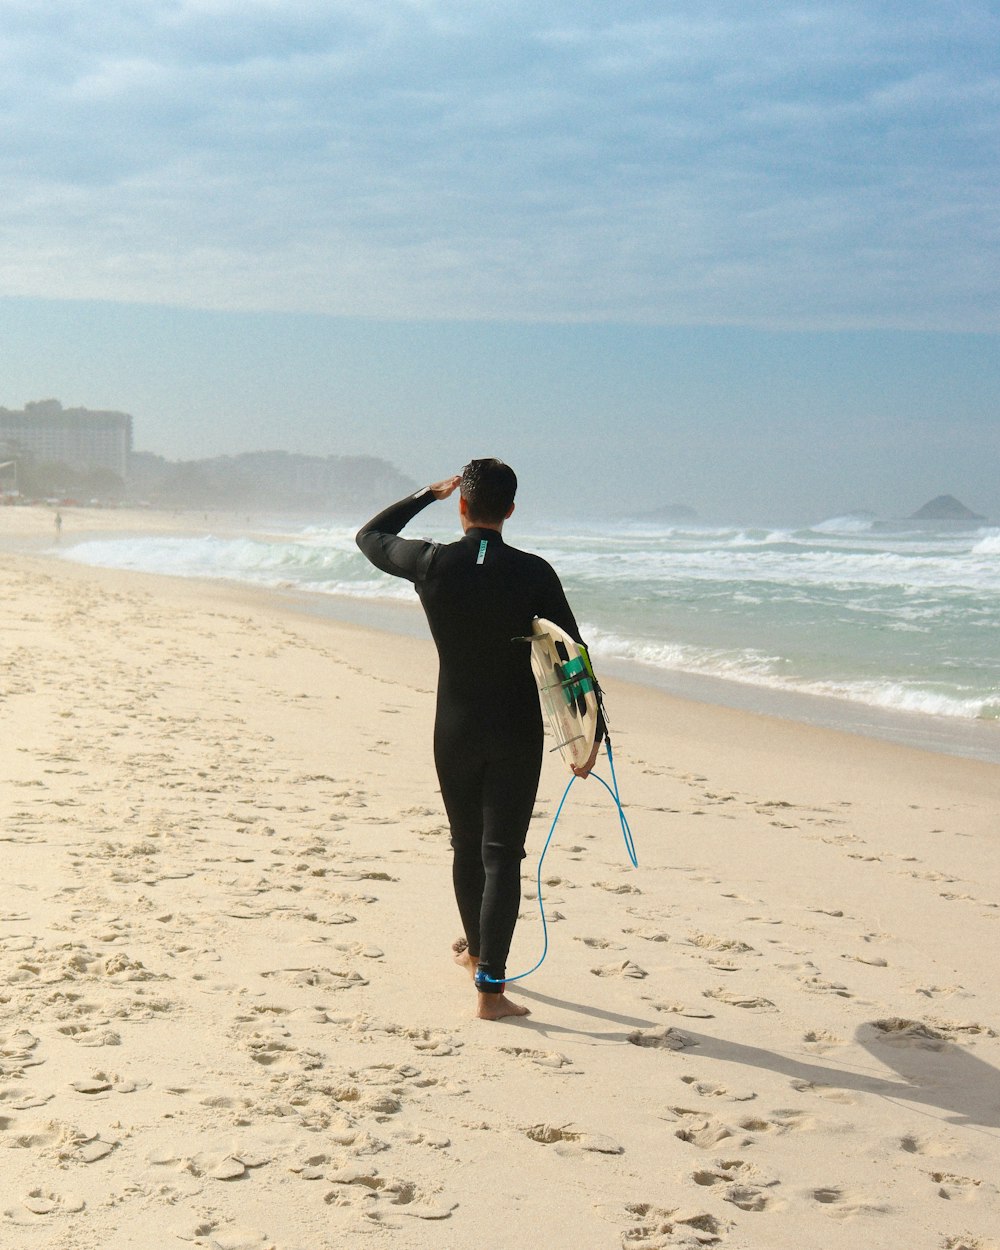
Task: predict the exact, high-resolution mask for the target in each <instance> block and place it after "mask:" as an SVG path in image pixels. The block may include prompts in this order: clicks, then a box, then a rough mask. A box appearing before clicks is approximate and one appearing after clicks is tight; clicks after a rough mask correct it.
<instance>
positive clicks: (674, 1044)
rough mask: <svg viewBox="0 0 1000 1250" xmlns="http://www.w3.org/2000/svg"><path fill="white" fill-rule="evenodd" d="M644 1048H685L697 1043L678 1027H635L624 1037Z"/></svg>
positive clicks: (634, 1044)
mask: <svg viewBox="0 0 1000 1250" xmlns="http://www.w3.org/2000/svg"><path fill="white" fill-rule="evenodd" d="M626 1040H627V1041H628V1042H630V1043H631V1044H632V1045H633V1046H641V1047H643V1048H644V1049H646V1050H687V1049H688V1048H689V1047H691V1046H696V1045H697V1044H698V1043H697V1042H695V1041H694V1040H693V1039H692V1038H690V1037H688V1036H687V1035H686V1034H685V1033H682V1032H681V1031H680V1030H679V1029H671V1028H666V1029H636V1030H635V1032H633V1033H630V1034H629V1035H628V1038H627V1039H626Z"/></svg>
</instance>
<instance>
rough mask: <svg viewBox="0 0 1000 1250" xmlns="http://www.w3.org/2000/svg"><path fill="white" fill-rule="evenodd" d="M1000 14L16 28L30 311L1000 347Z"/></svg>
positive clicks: (138, 16)
mask: <svg viewBox="0 0 1000 1250" xmlns="http://www.w3.org/2000/svg"><path fill="white" fill-rule="evenodd" d="M998 32H1000V11H998V6H997V5H995V4H988V3H959V4H953V5H949V6H947V7H945V6H942V5H940V4H937V3H934V4H932V3H929V2H928V0H914V2H913V3H908V4H906V5H903V4H895V3H875V4H873V3H869V2H865V3H862V2H860V0H857V2H854V3H852V2H851V0H832V2H830V3H819V2H817V0H811V2H800V3H797V4H795V3H776V4H770V5H767V6H757V5H747V4H745V3H737V2H735V0H732V2H727V0H714V2H713V0H707V2H702V3H699V4H693V3H692V4H684V3H679V4H672V5H670V6H669V11H668V12H664V6H663V5H662V4H660V3H653V2H652V0H627V2H625V3H622V4H619V5H616V6H614V7H613V8H612V7H611V6H608V5H606V4H604V3H600V4H598V3H581V2H580V0H573V2H572V3H570V2H569V0H553V2H552V3H549V4H547V5H545V6H539V5H537V4H536V3H527V2H522V0H507V2H504V0H498V2H497V3H495V4H489V5H488V4H482V3H470V2H469V0H462V2H461V3H460V2H459V0H422V2H420V0H410V2H407V0H383V2H380V3H374V2H373V0H368V3H360V2H358V3H351V2H349V0H327V2H326V3H324V4H316V3H314V2H313V0H239V2H238V3H236V2H229V0H175V2H170V0H132V2H128V0H107V2H106V3H105V4H103V5H101V6H94V5H92V4H91V3H89V2H88V3H73V2H72V0H52V2H51V3H49V4H47V5H44V6H37V5H35V4H27V3H10V2H6V3H3V2H0V111H2V112H0V121H2V125H0V169H2V172H3V180H4V196H3V200H2V203H0V224H2V236H0V237H2V241H0V279H2V290H3V293H5V294H26V295H37V296H46V297H77V298H104V299H121V300H138V301H151V302H168V303H180V304H185V305H189V306H192V307H218V308H257V309H278V310H281V309H284V310H302V311H320V312H334V313H347V314H361V315H369V316H396V317H421V318H489V317H499V318H516V319H525V320H584V321H586V320H601V319H608V320H624V321H631V320H638V321H649V322H661V323H692V322H704V323H720V322H737V323H746V324H757V325H772V326H829V327H838V326H874V325H880V326H901V327H935V328H944V329H995V328H996V324H997V316H996V313H997V304H996V292H997V286H998V277H1000V263H998V262H1000V237H998V236H1000V231H998V225H997V215H996V204H997V201H998V192H1000V187H998V185H997V184H998V178H997V157H996V153H997V152H998V151H1000V125H998V115H1000V110H998V102H1000V74H998V71H997V69H996V66H997V64H998V58H997V52H998V43H1000V40H998Z"/></svg>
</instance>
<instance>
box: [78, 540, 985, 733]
mask: <svg viewBox="0 0 1000 1250" xmlns="http://www.w3.org/2000/svg"><path fill="white" fill-rule="evenodd" d="M449 520H450V518H449ZM353 528H354V527H353V526H351V527H348V526H343V525H329V524H324V523H322V522H318V523H316V524H313V525H304V524H301V523H298V522H296V523H288V522H283V523H281V524H277V523H274V522H272V523H270V524H268V523H261V522H260V521H258V522H257V524H256V526H254V527H253V528H251V527H249V526H248V530H247V533H246V534H245V535H242V536H237V537H233V536H232V534H231V533H230V534H228V535H227V536H222V535H216V534H212V533H211V532H206V533H205V534H203V535H198V536H190V537H185V536H169V537H146V536H123V537H116V538H102V539H92V540H88V541H84V542H81V543H79V544H77V545H76V546H75V547H72V548H68V549H66V550H65V551H64V552H62V554H63V555H65V556H66V557H67V558H70V559H74V560H78V561H83V562H86V563H92V564H98V565H107V566H111V567H118V568H134V569H143V570H146V571H150V572H157V573H166V574H171V573H172V574H176V575H179V576H186V577H207V578H213V579H219V578H221V579H227V580H235V581H242V582H248V583H252V584H256V585H266V586H271V587H282V588H285V589H288V590H294V591H298V592H302V593H304V594H305V595H307V596H317V597H322V598H324V599H325V600H329V599H330V597H337V598H338V599H339V600H340V601H341V602H345V601H351V603H353V610H352V611H351V615H352V616H353V617H354V618H355V619H358V618H359V616H360V617H361V619H364V615H365V605H367V606H368V608H369V609H370V610H371V611H372V612H375V611H376V610H377V608H378V605H379V604H382V603H385V604H388V603H412V602H413V600H414V595H413V590H412V588H411V587H410V586H409V584H408V583H405V582H401V581H398V580H396V579H393V578H389V577H385V576H383V575H382V574H380V573H377V572H376V571H375V570H373V569H372V568H371V566H370V565H368V563H367V562H366V561H365V560H364V558H363V557H362V556H361V555H360V553H359V552H358V551H357V548H356V547H355V545H354V537H353ZM407 533H408V534H412V535H413V536H421V537H422V536H428V537H434V538H438V539H440V540H442V541H450V540H451V539H452V538H453V537H454V536H455V531H454V528H450V527H448V528H438V529H435V528H434V527H433V526H432V525H430V524H429V523H426V522H425V518H423V517H418V518H417V520H416V521H415V522H413V523H412V524H411V526H410V529H409V530H408V531H407ZM506 536H507V537H508V539H509V540H510V541H512V542H515V543H516V544H517V545H518V546H521V547H525V548H527V549H530V550H534V551H537V552H539V553H540V554H541V555H544V556H545V557H546V558H548V559H549V560H551V562H552V563H553V564H554V565H555V567H556V568H557V570H558V571H559V573H560V575H561V577H562V579H563V583H564V585H565V586H566V589H567V593H568V595H569V597H570V600H571V602H572V603H573V606H574V609H575V611H576V614H577V617H578V619H579V621H580V624H581V628H582V629H583V632H584V635H585V637H587V639H588V641H589V642H590V644H591V648H592V651H593V653H594V655H595V658H596V659H597V660H598V661H600V660H601V659H602V658H603V659H606V660H607V661H609V662H611V661H618V662H622V663H628V664H629V665H630V666H631V667H632V671H633V672H634V673H635V674H637V675H638V676H639V677H640V679H649V680H650V681H652V682H658V681H659V679H660V678H665V677H670V676H671V675H673V676H675V677H676V676H681V675H688V676H696V677H697V676H700V677H706V678H712V679H719V680H721V681H724V682H727V683H734V684H735V685H737V686H739V687H740V688H741V689H742V690H743V691H744V692H748V691H750V692H752V691H753V690H758V691H764V690H771V691H777V692H786V693H795V694H804V695H810V696H814V697H818V698H824V699H837V700H840V701H846V702H848V703H851V704H855V705H858V706H864V707H868V708H879V709H890V710H894V711H897V712H900V713H912V714H913V715H923V716H932V717H938V718H949V719H951V720H954V721H956V722H957V721H966V722H968V721H979V722H997V721H1000V529H997V528H991V527H972V528H969V529H965V530H963V529H956V528H945V527H940V528H937V529H935V528H932V527H926V526H917V525H915V524H908V523H905V522H903V523H900V524H898V525H896V526H892V525H887V524H880V523H878V522H874V521H871V520H870V519H868V518H859V517H842V518H835V519H832V520H829V521H825V522H823V523H821V524H818V525H814V526H812V527H807V528H802V529H774V530H769V529H766V528H761V529H747V528H738V527H722V526H686V527H640V526H637V525H626V524H618V525H612V526H610V527H608V526H606V525H605V526H601V527H598V526H596V525H579V524H578V525H575V526H572V527H565V526H561V527H559V528H556V527H554V526H552V527H543V526H536V527H534V528H533V529H532V530H531V531H528V530H526V529H522V528H521V527H520V526H515V525H514V524H513V522H512V523H511V526H510V527H509V529H508V531H507V533H506ZM660 684H662V683H660ZM751 702H752V700H751Z"/></svg>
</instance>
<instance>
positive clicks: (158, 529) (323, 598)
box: [0, 507, 1000, 764]
mask: <svg viewBox="0 0 1000 1250" xmlns="http://www.w3.org/2000/svg"><path fill="white" fill-rule="evenodd" d="M15 511H16V512H17V513H19V514H21V515H20V517H19V518H18V522H19V523H18V524H17V525H16V526H15V527H14V528H15V530H16V531H17V532H14V533H12V532H10V528H8V529H7V530H4V528H3V524H2V523H3V521H4V519H5V515H6V516H7V517H9V516H10V514H11V513H14V512H15ZM56 511H57V509H55V508H54V507H53V508H48V507H45V508H32V509H16V510H15V509H3V510H0V550H3V549H6V550H9V551H12V552H18V551H20V552H21V553H23V554H34V555H37V556H39V557H40V558H44V559H54V560H57V561H60V562H66V563H72V561H63V558H62V557H61V555H60V553H59V551H58V550H56V549H54V548H55V547H56V544H55V543H54V542H53V535H52V532H51V530H47V525H46V523H45V522H43V521H42V518H43V517H46V516H47V515H48V514H50V513H51V514H53V515H54V513H55V512H56ZM25 514H29V515H28V516H25ZM63 514H64V519H69V520H71V521H73V522H76V523H77V524H78V525H79V528H73V529H71V530H70V532H69V533H66V534H64V536H63V538H62V539H61V540H60V542H59V544H58V545H59V546H60V547H63V548H67V547H71V546H72V545H73V544H74V543H75V542H83V541H86V540H87V539H88V538H91V537H94V536H100V537H105V538H109V537H118V536H121V537H130V536H135V535H137V534H151V533H157V534H185V535H199V536H200V535H202V534H204V533H205V532H206V528H208V529H211V531H212V532H216V533H223V534H227V533H228V534H232V535H234V536H245V535H247V534H248V533H251V534H252V533H253V532H254V529H255V528H256V529H257V531H258V532H260V533H272V532H273V531H272V530H269V529H268V527H267V525H266V523H265V520H264V519H263V518H257V519H258V520H259V521H260V524H259V525H257V526H256V527H255V526H254V517H253V516H252V515H249V516H248V515H247V514H246V513H245V512H243V511H219V512H214V513H212V512H210V513H204V512H197V511H193V512H162V511H156V510H152V511H150V512H137V511H135V510H128V509H121V510H116V509H108V510H94V509H78V510H71V509H65V510H63ZM21 517H24V520H23V521H22V520H21ZM46 530H47V536H46V534H45V533H43V532H42V531H46ZM112 571H121V572H126V571H125V570H112ZM149 575H150V576H162V577H165V578H167V579H169V580H172V581H179V582H185V581H193V582H196V583H199V584H203V585H217V586H229V587H235V588H239V589H242V590H246V591H247V592H248V593H250V594H257V595H260V596H261V597H262V598H263V599H265V600H266V599H268V598H273V601H274V602H275V603H280V604H282V605H284V608H285V610H287V611H290V612H292V613H301V614H303V615H307V616H311V617H314V618H318V619H323V620H332V621H339V622H341V623H345V624H350V625H355V626H357V627H359V628H363V629H372V630H375V631H378V632H384V633H388V634H391V635H393V636H394V637H406V638H418V639H421V640H425V641H428V642H429V641H430V635H429V632H428V630H427V628H426V623H425V621H424V617H423V614H422V612H421V610H420V607H419V604H418V603H417V601H416V598H414V600H413V603H412V604H407V603H394V602H392V601H380V600H365V599H353V598H351V597H349V596H342V595H333V594H326V593H323V592H315V593H313V594H310V593H309V592H308V591H306V590H303V589H302V588H300V587H288V588H285V587H266V586H261V585H254V584H252V583H249V582H241V581H238V580H236V579H232V580H228V579H227V580H220V579H210V578H204V579H201V578H185V577H183V576H179V575H176V574H170V573H165V574H149ZM600 668H601V672H602V674H604V675H606V676H608V677H614V678H615V679H617V680H620V681H625V682H627V683H629V684H631V685H636V686H639V687H642V688H645V689H649V690H658V691H662V692H664V693H666V694H668V695H670V696H672V697H674V698H678V699H682V700H688V701H691V702H695V703H704V704H707V705H710V706H713V707H718V708H728V709H731V710H735V711H745V712H751V713H757V714H759V715H763V716H768V717H774V718H776V719H779V720H782V721H789V722H792V723H794V724H801V725H807V726H812V727H814V728H822V729H829V730H832V731H834V732H840V733H847V734H851V735H855V736H859V737H862V738H865V739H869V740H872V741H884V742H889V743H895V744H897V745H901V746H906V747H911V748H914V749H918V750H923V751H927V752H931V753H933V754H940V755H949V756H953V757H958V758H964V759H972V760H978V761H980V762H983V763H988V764H1000V721H995V720H985V719H983V720H980V719H965V718H961V717H951V716H936V715H932V714H930V713H926V712H910V711H904V710H900V709H892V708H880V707H878V706H875V705H873V704H868V703H863V702H860V701H855V700H849V699H842V698H838V697H836V696H823V695H817V694H812V693H805V692H801V691H796V690H793V689H781V688H778V687H773V686H769V685H767V684H763V683H761V684H757V683H753V682H747V681H739V680H734V679H727V678H723V677H716V676H713V675H710V674H703V673H689V672H685V671H683V670H668V669H659V668H656V667H653V666H650V665H644V664H642V663H640V662H637V661H625V660H616V659H608V658H606V657H605V658H602V659H601V660H600ZM609 710H610V711H611V712H612V713H613V708H612V709H609Z"/></svg>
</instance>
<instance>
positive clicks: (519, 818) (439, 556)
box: [357, 459, 603, 1020]
mask: <svg viewBox="0 0 1000 1250" xmlns="http://www.w3.org/2000/svg"><path fill="white" fill-rule="evenodd" d="M459 487H460V488H461V490H460V494H459V503H458V511H459V518H460V521H461V525H462V530H463V535H464V536H463V537H462V538H461V539H459V540H458V541H457V542H453V543H445V544H440V543H434V542H430V541H426V540H418V539H405V538H400V537H399V532H400V530H402V529H403V527H404V526H405V525H406V524H407V523H408V522H409V521H411V520H412V519H413V518H414V517H415V516H416V515H417V514H418V513H419V512H421V511H423V509H424V508H426V507H427V506H428V505H429V504H431V503H433V502H434V500H436V499H447V498H448V497H449V496H450V495H451V494H452V493H453V492H454V491H455V490H456V489H458V488H459ZM516 490H517V478H516V477H515V476H514V471H513V470H512V469H511V468H510V467H509V466H508V465H506V464H504V463H503V462H502V461H500V460H492V459H487V460H472V461H470V463H469V464H467V465H466V466H465V468H464V470H463V471H462V473H461V475H459V476H454V477H448V478H445V479H444V480H443V481H440V482H435V483H434V484H433V485H431V486H425V487H424V488H423V489H422V490H419V491H417V493H416V494H415V495H412V496H410V497H408V498H406V499H403V500H400V502H399V503H396V504H393V505H392V507H390V508H386V509H385V511H384V512H380V513H379V515H378V516H376V517H374V518H373V519H372V520H371V521H369V522H368V524H367V525H365V526H364V527H363V528H362V529H361V530H360V531H359V532H358V535H357V542H358V546H359V547H360V548H361V550H362V551H363V552H364V554H365V555H366V556H367V557H368V559H369V560H370V561H371V562H372V564H374V565H375V566H376V568H379V569H382V571H383V572H385V573H391V574H393V576H395V577H405V578H407V579H408V580H409V581H412V582H413V583H414V585H415V586H416V590H417V594H418V595H419V596H420V601H421V603H422V605H423V608H424V612H425V613H426V615H427V621H428V624H429V625H430V630H431V634H432V636H433V638H434V642H435V644H436V646H437V650H438V660H439V677H438V692H437V713H436V718H435V724H434V762H435V765H436V767H437V774H438V780H439V781H440V783H441V795H442V798H443V799H444V805H445V810H446V812H447V814H448V821H449V824H450V826H451V845H452V848H453V851H454V860H453V870H452V875H453V880H454V886H455V898H456V901H457V903H458V910H459V914H460V916H461V918H462V924H463V926H464V929H465V939H466V947H465V950H464V951H459V954H458V962H459V963H461V964H462V965H463V966H465V967H466V968H468V970H469V971H470V972H471V973H473V976H474V980H475V985H476V990H477V992H478V1002H477V1014H478V1016H479V1018H480V1019H483V1020H500V1019H502V1018H503V1017H504V1016H520V1015H527V1014H528V1009H527V1008H526V1007H522V1006H519V1005H518V1004H517V1003H514V1002H512V1001H511V1000H510V999H509V998H508V997H507V995H506V994H505V993H504V976H505V972H506V962H507V953H508V951H509V949H510V943H511V938H512V937H513V934H514V926H515V924H516V923H517V912H518V908H519V906H520V901H521V860H522V859H523V858H524V842H525V836H526V834H527V831H528V822H529V821H530V819H531V812H532V809H533V807H534V803H535V793H536V791H537V789H538V778H539V774H540V772H541V764H542V717H541V710H540V708H539V703H538V693H537V689H536V687H535V681H534V678H533V676H532V672H531V656H530V651H529V646H530V644H529V643H528V642H527V641H525V639H526V638H527V637H528V636H529V635H530V634H531V623H532V620H533V619H534V617H536V616H543V617H546V618H547V619H549V620H551V621H554V622H555V624H557V625H560V626H561V627H562V628H563V629H565V630H566V631H567V633H569V634H571V635H572V637H573V638H575V639H576V640H577V641H579V640H580V634H579V630H578V629H577V624H576V621H575V619H574V617H573V613H572V612H571V611H570V607H569V604H568V603H567V602H566V596H565V594H564V593H563V589H562V586H561V585H560V583H559V579H558V577H557V576H556V574H555V572H554V571H553V569H552V567H551V566H550V565H549V564H547V563H546V561H544V560H543V559H541V557H540V556H536V555H532V554H530V553H528V552H525V551H518V550H517V549H516V548H514V547H509V546H507V544H506V543H505V542H504V540H503V536H502V531H503V526H504V522H505V521H506V520H507V519H508V518H509V517H510V515H511V513H512V512H513V511H514V494H515V492H516ZM601 725H602V726H603V721H602V722H601ZM600 738H601V732H599V733H598V735H597V741H596V742H595V744H594V749H593V751H592V752H591V756H590V759H589V760H588V761H587V762H586V763H585V764H584V765H582V766H580V767H579V768H576V769H574V771H575V772H576V773H577V774H578V775H579V776H581V777H586V776H587V775H588V773H589V772H590V770H591V768H592V767H593V765H594V761H595V759H596V758H597V749H598V745H599V742H600Z"/></svg>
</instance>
